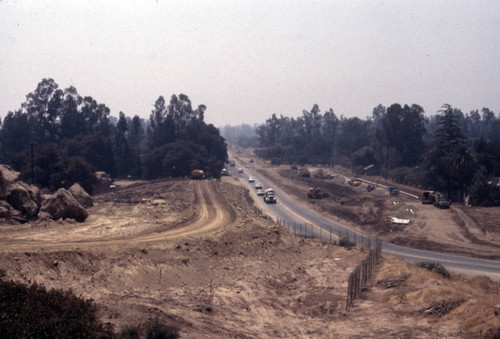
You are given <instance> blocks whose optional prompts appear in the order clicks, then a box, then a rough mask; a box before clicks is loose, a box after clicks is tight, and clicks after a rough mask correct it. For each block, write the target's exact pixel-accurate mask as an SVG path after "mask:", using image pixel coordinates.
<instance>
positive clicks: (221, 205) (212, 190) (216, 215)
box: [0, 180, 236, 251]
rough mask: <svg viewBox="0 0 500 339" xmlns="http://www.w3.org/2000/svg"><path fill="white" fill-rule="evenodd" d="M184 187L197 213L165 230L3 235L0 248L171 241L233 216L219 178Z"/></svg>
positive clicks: (220, 225) (209, 229)
mask: <svg viewBox="0 0 500 339" xmlns="http://www.w3.org/2000/svg"><path fill="white" fill-rule="evenodd" d="M188 187H190V188H191V189H192V190H193V192H194V196H195V198H194V200H193V204H194V205H195V206H196V210H197V216H196V218H195V219H194V220H190V221H188V222H187V223H185V224H181V226H180V227H178V228H174V229H168V230H165V231H161V230H158V229H154V230H152V231H151V232H148V233H141V234H135V235H129V236H124V237H116V238H113V239H99V240H95V239H94V238H92V239H89V240H85V239H83V240H78V241H33V240H19V241H12V240H11V239H8V238H7V239H2V240H1V241H0V248H1V249H2V250H4V251H9V250H11V251H25V250H33V249H35V248H43V249H57V250H60V249H63V248H67V247H78V249H79V250H83V249H85V248H86V247H95V246H105V247H119V246H131V245H137V244H143V243H146V242H159V241H172V240H175V239H178V238H183V237H188V236H193V235H201V234H203V235H209V234H211V233H214V232H216V231H217V230H219V229H222V228H224V227H225V226H227V225H230V224H232V223H233V222H234V221H235V220H236V212H235V211H234V210H233V208H232V205H231V204H229V203H228V202H227V201H226V199H225V198H224V196H223V194H221V192H220V184H219V182H216V181H208V180H204V181H192V182H190V183H189V186H188Z"/></svg>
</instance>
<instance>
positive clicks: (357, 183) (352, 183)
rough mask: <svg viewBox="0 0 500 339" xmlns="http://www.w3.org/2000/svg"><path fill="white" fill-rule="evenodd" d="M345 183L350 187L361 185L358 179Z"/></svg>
mask: <svg viewBox="0 0 500 339" xmlns="http://www.w3.org/2000/svg"><path fill="white" fill-rule="evenodd" d="M347 183H348V184H349V185H351V186H354V187H358V186H360V185H361V180H359V179H358V178H352V179H351V180H349V181H348V182H347Z"/></svg>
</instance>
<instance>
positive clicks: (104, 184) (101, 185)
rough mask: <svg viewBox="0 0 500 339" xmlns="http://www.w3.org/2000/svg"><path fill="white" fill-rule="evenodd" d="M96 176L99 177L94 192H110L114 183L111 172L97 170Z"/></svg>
mask: <svg viewBox="0 0 500 339" xmlns="http://www.w3.org/2000/svg"><path fill="white" fill-rule="evenodd" d="M95 177H96V179H97V183H96V184H95V190H94V193H96V194H99V193H105V192H108V191H109V187H110V186H111V184H112V183H113V180H112V179H111V177H110V176H109V174H108V173H106V172H103V171H97V172H95Z"/></svg>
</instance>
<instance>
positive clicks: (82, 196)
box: [68, 183, 94, 207]
mask: <svg viewBox="0 0 500 339" xmlns="http://www.w3.org/2000/svg"><path fill="white" fill-rule="evenodd" d="M68 191H69V192H70V193H71V194H72V195H73V197H75V199H76V201H78V202H79V203H80V204H81V205H82V206H83V207H92V206H94V201H93V200H92V197H91V196H90V195H89V194H88V193H87V192H86V191H85V190H84V189H83V188H82V186H80V184H78V183H75V184H73V186H71V187H70V188H69V189H68Z"/></svg>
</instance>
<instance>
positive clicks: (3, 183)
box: [0, 164, 21, 199]
mask: <svg viewBox="0 0 500 339" xmlns="http://www.w3.org/2000/svg"><path fill="white" fill-rule="evenodd" d="M20 176H21V174H20V173H19V172H16V171H14V170H13V169H12V168H10V166H8V165H3V164H0V199H5V198H6V197H7V187H9V185H11V184H12V183H14V182H16V181H18V180H19V178H20Z"/></svg>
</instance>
